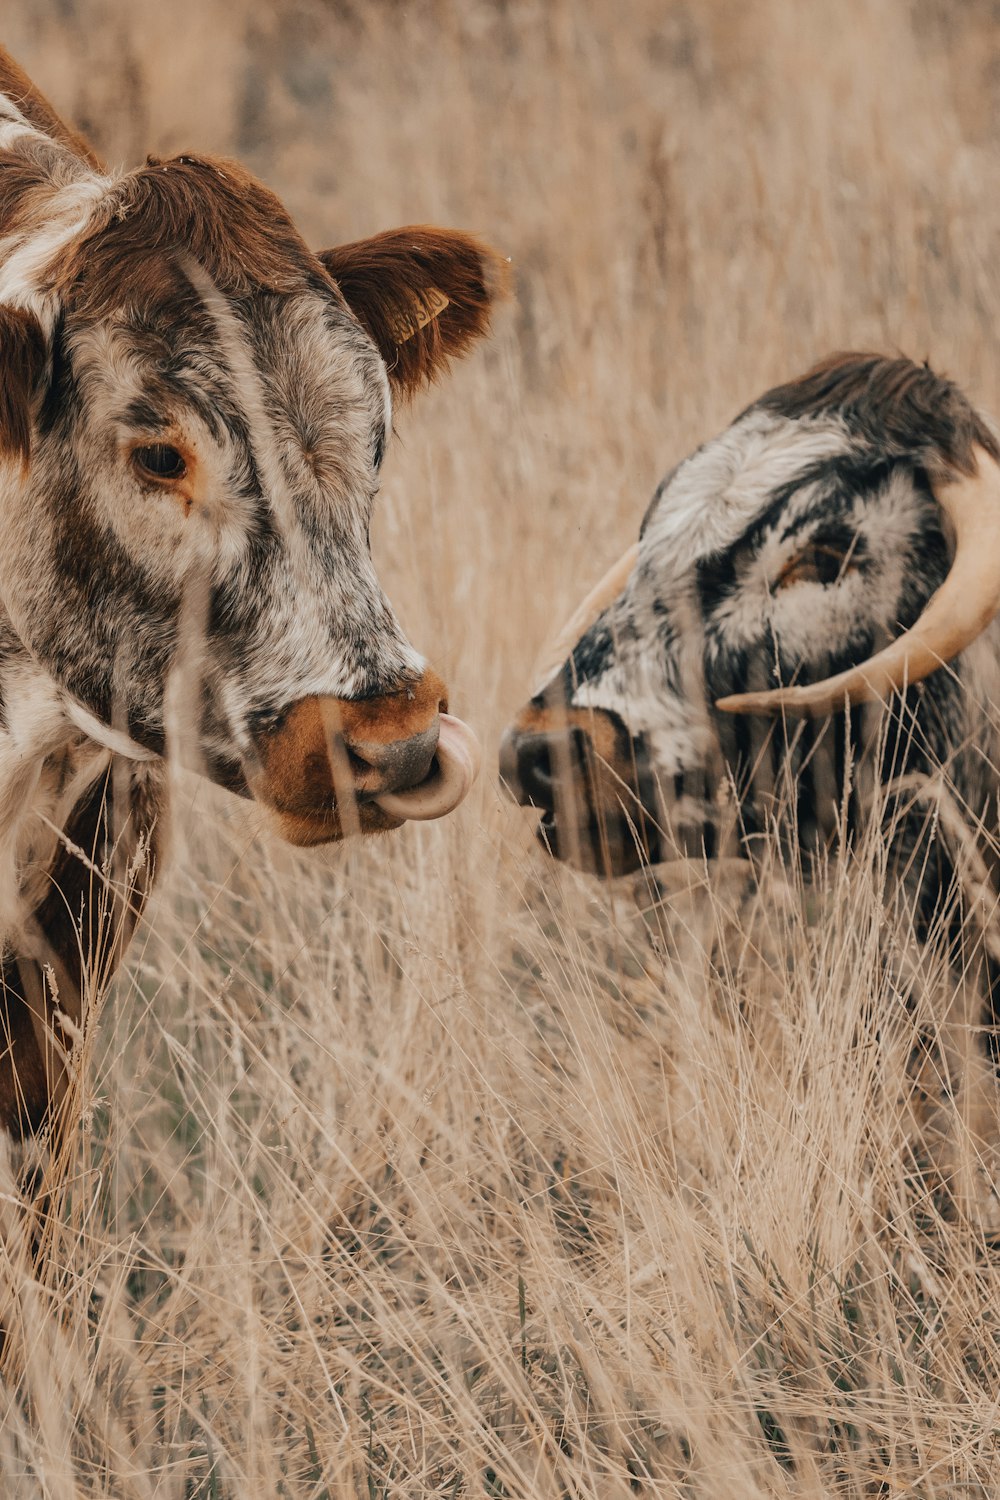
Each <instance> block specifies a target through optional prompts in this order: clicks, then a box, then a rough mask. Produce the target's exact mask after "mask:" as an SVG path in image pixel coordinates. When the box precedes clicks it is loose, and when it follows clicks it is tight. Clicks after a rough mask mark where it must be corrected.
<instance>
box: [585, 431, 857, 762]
mask: <svg viewBox="0 0 1000 1500" xmlns="http://www.w3.org/2000/svg"><path fill="white" fill-rule="evenodd" d="M850 447H851V439H850V434H849V431H848V429H847V427H846V425H845V424H844V423H843V422H842V421H841V420H840V419H838V418H835V417H824V418H813V419H810V420H798V421H794V420H792V419H790V418H784V417H778V416H775V415H773V414H771V413H769V412H763V411H752V412H749V413H748V414H747V415H746V416H745V417H743V418H741V420H740V421H738V422H737V423H735V424H734V425H733V426H732V427H730V428H729V429H728V430H727V431H726V432H725V433H723V434H722V435H721V436H720V437H719V438H716V439H714V440H713V441H712V442H710V443H708V444H707V445H706V446H705V447H704V448H701V449H699V450H698V452H696V453H694V454H692V455H691V457H690V458H688V459H686V460H685V461H684V462H683V463H682V464H681V465H680V466H679V467H678V468H677V469H676V470H675V472H674V474H673V475H672V476H671V479H670V482H669V485H668V487H667V489H666V491H665V492H664V494H663V496H662V498H661V500H660V501H659V504H658V505H657V506H656V509H655V510H654V511H653V512H652V514H651V516H650V519H649V521H648V523H647V525H646V529H645V531H644V532H643V535H642V538H641V540H640V543H639V557H638V561H637V563H636V566H635V569H634V571H633V573H632V575H631V577H630V579H629V582H628V584H627V585H626V587H625V589H624V591H623V592H622V594H621V595H620V596H619V597H618V599H617V600H615V602H614V604H612V605H611V606H610V608H609V610H608V611H606V613H605V617H604V618H605V623H606V624H607V625H609V626H610V628H611V631H612V635H613V637H614V639H615V645H614V648H613V660H612V662H611V663H610V665H609V667H608V669H607V670H606V671H605V672H603V673H601V674H600V675H599V676H596V677H594V678H592V679H590V680H588V681H585V682H582V683H580V685H579V686H578V687H577V689H576V690H575V692H574V694H573V703H574V706H576V707H580V708H595V709H597V708H600V709H605V710H607V711H609V712H612V713H616V714H617V715H618V716H619V717H620V718H621V719H622V721H623V722H624V723H625V724H626V726H627V727H628V729H629V731H630V733H632V734H634V735H640V734H642V735H645V736H647V737H648V738H649V739H650V742H651V744H652V745H654V746H655V756H656V761H657V764H658V765H659V767H660V769H661V770H662V771H664V772H666V773H668V774H669V773H671V772H672V771H673V770H675V769H679V768H680V767H681V765H682V764H685V763H690V758H691V756H692V754H694V753H695V752H696V751H697V753H698V754H703V753H704V750H705V747H706V745H708V744H709V743H711V742H713V740H714V731H713V730H712V728H711V721H710V715H709V712H708V707H707V704H706V701H705V693H704V686H703V682H702V675H701V666H700V662H701V651H702V648H703V642H702V631H701V622H700V614H699V611H698V609H697V607H696V605H695V602H694V600H693V599H692V598H690V596H689V594H688V588H689V587H690V580H691V579H692V578H693V575H694V569H695V566H696V564H697V563H698V561H699V560H700V559H702V558H705V557H708V556H711V555H712V554H714V553H716V552H724V551H726V550H728V549H729V548H730V547H732V546H733V545H735V544H736V543H737V542H738V541H739V540H740V538H741V537H742V536H743V535H744V534H745V532H746V531H747V529H748V527H750V526H751V525H752V524H753V522H754V521H755V520H757V519H758V518H759V517H760V516H761V515H762V513H763V512H764V511H766V509H767V507H768V505H769V504H770V503H771V501H772V500H773V498H774V495H775V493H776V492H777V491H778V490H780V489H781V488H782V487H784V486H785V485H788V484H792V483H794V482H795V480H796V479H797V478H798V477H799V476H800V475H801V474H803V473H804V472H805V471H806V470H808V469H809V468H811V467H812V466H813V465H814V464H817V463H820V462H822V461H823V460H824V459H830V458H835V457H837V456H839V455H841V454H844V453H846V452H849V451H850ZM809 493H810V494H811V493H812V491H811V489H810V491H809ZM806 498H808V497H806ZM786 519H787V517H786ZM769 582H770V580H766V581H764V582H762V583H761V585H760V587H759V588H741V589H740V590H738V591H737V595H738V597H737V599H736V600H735V601H734V603H733V605H732V608H733V610H734V611H739V612H742V614H743V615H744V616H745V618H742V619H741V621H740V626H741V628H742V629H744V630H745V631H746V634H747V636H748V638H756V635H758V634H759V631H760V628H761V622H762V616H763V615H764V613H765V611H766V610H767V609H768V608H769V607H773V605H774V602H775V601H774V598H773V597H772V595H771V594H770V592H769ZM665 585H669V594H670V598H671V600H672V607H671V615H672V617H673V616H676V618H673V622H672V626H671V628H670V634H671V635H672V636H673V637H674V638H675V640H678V641H681V642H683V643H684V645H685V649H684V651H683V652H682V656H683V660H681V661H680V662H679V663H678V664H676V668H675V670H679V671H680V674H681V677H682V683H681V686H680V688H679V689H677V688H676V686H671V683H670V682H669V680H668V667H667V662H666V660H665V659H664V658H665V655H666V653H667V652H668V651H670V650H671V649H674V648H671V647H669V646H668V645H667V644H666V642H662V643H661V644H660V645H658V644H657V643H658V641H659V638H660V636H661V635H662V632H663V621H662V620H661V619H659V618H658V616H657V613H656V610H655V606H656V604H657V602H658V601H662V600H663V596H664V588H665ZM792 607H793V608H794V607H795V605H794V604H793V605H792ZM734 623H735V621H734ZM661 646H662V649H661Z"/></svg>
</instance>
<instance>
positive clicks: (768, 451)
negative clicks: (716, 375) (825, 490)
mask: <svg viewBox="0 0 1000 1500" xmlns="http://www.w3.org/2000/svg"><path fill="white" fill-rule="evenodd" d="M850 447H851V440H850V433H849V431H848V429H847V427H846V426H845V424H844V423H843V422H842V421H840V420H839V419H838V418H836V417H823V418H811V419H809V420H802V419H800V420H797V421H794V420H792V419H791V418H789V417H777V416H773V415H772V414H771V413H769V412H764V411H752V412H749V413H748V414H747V415H746V416H745V417H743V418H742V419H741V420H740V421H739V422H736V423H735V424H734V425H733V426H732V427H730V428H729V429H728V431H726V432H725V433H723V434H722V436H721V437H719V438H716V439H715V440H714V441H713V442H711V443H708V444H707V445H706V446H705V447H704V448H700V449H699V450H698V452H697V453H693V454H692V455H691V457H690V458H688V459H685V461H684V462H683V463H682V464H681V465H680V467H679V468H678V469H677V470H676V472H675V473H674V475H673V478H672V479H671V481H670V486H669V488H668V490H667V492H666V494H665V495H664V497H663V499H662V500H661V501H660V503H659V504H658V506H657V508H656V510H655V511H654V513H653V515H652V516H651V517H650V520H649V524H648V525H647V527H646V530H645V532H644V533H643V536H642V540H641V542H640V544H639V568H640V569H641V568H642V567H643V566H644V565H648V566H649V567H650V568H655V569H656V572H657V575H658V576H659V577H662V576H663V570H664V569H665V568H667V569H669V571H670V575H671V576H673V577H677V576H679V575H681V574H684V573H687V572H688V571H689V570H690V569H691V568H692V567H693V565H694V564H695V563H696V562H697V561H698V559H699V558H701V557H706V556H708V555H709V554H711V553H713V552H721V551H724V550H725V549H726V548H727V547H730V546H732V544H733V543H734V542H737V541H739V539H740V537H741V536H742V535H743V533H744V532H745V531H746V529H747V527H748V526H749V525H750V524H751V522H752V521H754V520H755V519H756V517H758V516H759V515H760V514H761V512H762V511H763V510H764V509H765V508H766V506H767V504H768V503H769V501H770V500H771V499H772V498H773V496H774V493H775V491H776V490H779V489H781V488H782V487H783V486H784V485H786V484H790V483H792V482H793V481H794V480H795V479H796V478H798V476H799V475H800V474H802V472H803V471H804V470H805V469H808V468H810V467H811V466H812V465H813V464H816V463H820V462H822V461H823V460H824V459H828V458H835V457H837V456H838V455H839V454H843V453H845V452H847V451H849V450H850Z"/></svg>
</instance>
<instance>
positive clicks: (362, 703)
mask: <svg viewBox="0 0 1000 1500" xmlns="http://www.w3.org/2000/svg"><path fill="white" fill-rule="evenodd" d="M338 710H339V714H340V726H339V727H340V733H341V734H342V735H343V737H344V740H345V741H346V743H347V745H348V746H349V747H351V746H354V745H390V744H392V743H393V741H395V740H405V739H410V738H411V737H412V736H413V735H415V734H422V733H423V731H424V730H425V729H427V728H428V727H429V726H430V725H431V724H433V722H434V720H435V719H436V718H437V716H438V714H439V713H447V712H448V690H447V688H446V687H445V685H444V683H443V682H442V681H441V678H440V677H439V676H438V675H437V673H436V672H432V671H430V670H429V669H428V670H427V671H426V672H424V674H423V676H422V677H421V678H420V680H419V682H414V683H411V684H410V685H409V686H408V687H403V688H400V690H399V691H398V692H397V693H387V694H386V695H385V696H384V697H381V698H355V699H340V700H339V702H338Z"/></svg>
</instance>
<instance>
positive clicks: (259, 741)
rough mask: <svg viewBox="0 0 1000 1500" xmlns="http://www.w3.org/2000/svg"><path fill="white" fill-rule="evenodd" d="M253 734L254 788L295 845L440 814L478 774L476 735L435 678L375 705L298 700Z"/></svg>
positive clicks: (428, 675)
mask: <svg viewBox="0 0 1000 1500" xmlns="http://www.w3.org/2000/svg"><path fill="white" fill-rule="evenodd" d="M251 735H252V740H253V748H254V756H253V763H252V764H251V765H249V766H248V767H247V776H246V779H247V783H248V785H249V787H250V790H251V792H252V793H253V795H254V797H255V798H256V799H257V801H259V802H261V803H262V804H264V806H266V807H268V808H269V809H270V810H271V811H272V813H273V814H274V815H275V821H276V826H277V829H278V831H279V832H280V834H281V835H282V837H283V838H285V839H287V840H288V842H289V843H293V844H300V845H307V844H320V843H327V842H329V841H331V840H333V839H340V838H343V837H344V836H345V835H346V834H350V833H379V832H383V831H385V830H387V829H390V828H398V827H399V826H400V824H401V823H403V822H405V821H407V820H410V819H419V820H426V819H430V818H440V817H443V816H444V815H445V814H446V813H449V812H451V811H452V810H453V809H454V808H455V807H457V806H458V804H459V803H460V802H461V801H462V799H463V797H465V795H466V793H467V792H468V791H469V788H470V787H471V786H472V783H473V781H474V780H475V778H476V774H477V772H478V769H479V745H478V742H477V740H476V737H475V735H474V734H473V732H472V730H471V729H470V728H469V727H468V725H467V724H463V722H462V720H461V719H456V718H454V717H453V716H452V715H451V714H449V713H448V712H447V698H446V695H445V688H444V684H443V683H442V682H441V679H440V678H439V677H437V676H436V675H435V674H434V673H433V672H425V673H424V675H423V676H422V677H421V678H420V679H419V680H418V681H417V682H411V683H408V684H405V685H404V686H402V687H400V688H399V690H398V691H396V692H393V693H388V694H385V695H383V696H381V697H377V698H360V699H346V698H327V697H316V696H314V697H309V698H301V699H299V700H298V702H296V703H293V704H291V705H290V707H288V708H287V709H286V710H284V712H283V713H281V714H280V716H278V717H277V718H276V719H273V720H271V721H270V722H265V723H263V724H258V725H257V726H256V727H255V728H254V729H253V730H252V731H251Z"/></svg>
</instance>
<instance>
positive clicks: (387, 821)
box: [269, 802, 403, 849]
mask: <svg viewBox="0 0 1000 1500" xmlns="http://www.w3.org/2000/svg"><path fill="white" fill-rule="evenodd" d="M269 822H270V826H271V828H272V830H273V832H275V833H276V834H277V835H278V837H279V838H281V839H283V840H284V842H285V843H286V844H294V845H295V847H296V848H297V849H312V848H314V847H315V846H316V845H317V844H335V843H338V842H339V841H340V840H341V839H344V838H347V837H349V836H350V835H351V834H375V833H391V832H392V830H393V829H394V828H401V827H402V826H403V819H402V818H394V817H392V815H391V814H390V813H387V812H386V811H385V810H384V809H383V808H381V807H379V806H378V804H377V803H376V802H360V803H357V804H356V805H355V806H354V807H353V808H352V810H351V817H350V819H349V820H347V821H346V822H345V820H344V819H342V818H341V817H340V814H339V813H338V812H336V811H335V810H334V811H331V812H328V813H303V812H294V813H289V812H275V811H273V810H270V818H269Z"/></svg>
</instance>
